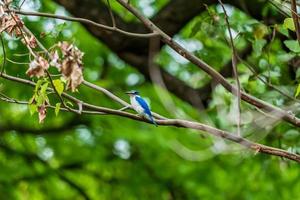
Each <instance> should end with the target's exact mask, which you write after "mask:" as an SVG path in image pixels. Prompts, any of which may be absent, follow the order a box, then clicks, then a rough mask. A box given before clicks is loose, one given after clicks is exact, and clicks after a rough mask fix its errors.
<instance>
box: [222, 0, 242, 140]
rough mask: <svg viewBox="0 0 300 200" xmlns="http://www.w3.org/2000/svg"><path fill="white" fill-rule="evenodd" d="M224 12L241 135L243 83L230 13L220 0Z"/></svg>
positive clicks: (238, 130)
mask: <svg viewBox="0 0 300 200" xmlns="http://www.w3.org/2000/svg"><path fill="white" fill-rule="evenodd" d="M218 1H219V3H220V5H221V7H222V9H223V12H224V18H225V22H226V25H227V29H228V32H229V38H230V46H231V50H232V69H233V74H234V77H235V79H236V85H237V90H236V91H235V92H236V94H235V95H236V97H237V100H238V104H237V108H238V109H237V110H238V111H237V135H238V136H240V135H241V84H240V80H239V74H238V69H237V56H238V54H237V51H236V48H235V45H234V41H233V36H232V32H231V28H230V23H229V19H228V15H227V12H226V9H225V6H224V4H223V2H222V1H221V0H218Z"/></svg>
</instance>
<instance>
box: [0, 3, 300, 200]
mask: <svg viewBox="0 0 300 200" xmlns="http://www.w3.org/2000/svg"><path fill="white" fill-rule="evenodd" d="M33 2H35V4H34V7H35V8H37V9H39V10H40V11H45V12H51V13H59V12H62V8H60V7H58V6H57V5H56V4H54V3H53V2H52V1H50V0H45V1H38V0H35V1H33ZM104 2H106V1H104ZM141 2H142V1H138V0H131V3H132V4H133V5H135V6H137V7H139V8H140V9H142V8H141V6H142V3H141ZM144 2H145V1H144ZM149 2H150V3H149ZM149 2H148V1H147V2H146V3H147V7H150V8H153V9H154V13H156V12H158V10H159V9H160V8H162V7H163V5H165V4H166V3H168V1H167V0H160V1H149ZM111 4H112V7H113V9H115V11H116V12H118V14H120V16H121V17H122V18H124V19H125V20H126V21H134V20H135V18H134V17H133V16H132V15H130V14H128V13H127V12H125V11H124V9H120V6H118V5H117V3H116V1H111ZM149 4H150V5H149ZM272 9H274V8H272V7H266V8H265V9H264V13H262V14H263V15H265V16H268V14H270V12H272ZM142 10H143V12H145V11H146V9H145V8H144V9H142ZM208 10H209V12H204V13H202V14H201V15H199V16H197V17H196V18H194V19H193V20H192V21H191V22H190V23H189V24H187V26H186V27H184V28H183V29H182V30H181V32H180V33H179V34H177V35H176V36H175V39H176V40H177V41H178V42H179V43H180V44H182V45H184V46H185V47H187V48H188V50H189V51H191V52H193V53H194V54H195V55H197V56H199V57H200V58H201V59H203V60H204V61H206V62H207V63H209V64H210V65H212V66H213V67H214V68H215V69H216V70H218V71H220V70H222V67H223V66H224V65H226V64H227V63H229V62H230V60H231V49H230V47H229V44H228V39H229V38H228V35H227V27H226V25H225V21H224V14H223V13H222V12H220V10H219V9H218V6H211V7H209V9H208ZM24 20H25V22H26V25H28V28H29V29H30V30H32V31H33V32H34V33H35V34H36V35H37V36H38V38H39V39H40V40H41V41H42V42H43V44H45V45H46V47H47V48H50V47H52V46H53V44H55V43H56V42H57V41H69V42H74V44H76V45H77V46H78V47H79V48H80V49H81V50H82V51H83V52H85V56H84V58H83V63H84V77H85V79H86V80H88V81H91V82H93V83H95V84H97V85H100V86H103V87H105V88H107V89H108V90H110V91H112V92H113V93H114V94H116V95H118V96H119V97H121V98H122V99H124V100H127V101H128V100H129V99H128V97H127V96H126V95H125V94H124V91H127V90H131V89H137V90H139V91H140V92H141V95H142V96H145V97H146V98H147V100H148V99H149V100H150V103H151V108H152V109H153V110H154V111H155V112H157V113H160V114H163V115H166V116H168V117H170V118H185V119H191V120H195V121H199V122H201V123H205V124H210V125H212V126H214V127H217V128H221V129H224V130H228V131H232V132H235V131H236V125H235V121H234V119H235V116H236V109H235V106H236V100H235V99H234V98H233V97H232V95H231V94H230V93H229V92H227V91H226V90H225V89H224V88H223V87H221V86H219V85H218V86H216V87H215V88H214V89H213V92H212V94H211V98H210V100H209V101H208V106H207V109H205V110H201V111H198V110H197V109H195V108H194V107H192V106H190V105H189V104H187V103H186V102H183V101H182V100H180V99H179V98H177V97H175V96H174V95H173V94H171V93H170V92H168V91H166V90H165V89H164V88H161V87H159V86H158V85H153V84H150V83H148V82H147V81H146V78H145V77H143V76H142V75H141V74H140V73H139V72H138V71H137V70H136V69H134V68H133V67H132V66H129V65H128V64H126V63H124V62H123V61H121V60H120V59H119V58H118V57H117V55H116V54H115V53H114V52H112V51H110V50H109V49H108V48H107V47H106V46H105V45H104V44H102V43H101V42H99V41H98V40H97V39H96V38H95V37H93V36H91V35H90V34H89V33H88V32H87V30H86V29H85V28H84V27H83V26H81V25H79V24H78V23H63V22H61V21H57V20H49V19H46V18H38V20H36V19H34V18H33V19H32V18H29V17H24ZM229 21H230V24H231V26H232V29H233V31H234V32H235V33H236V35H235V36H236V37H235V39H234V42H235V45H236V47H237V50H238V51H239V52H240V51H242V50H243V49H244V48H245V47H252V49H253V51H252V54H251V55H248V56H247V57H245V58H243V59H244V60H245V61H247V63H248V64H249V65H251V66H252V67H253V68H254V69H255V71H256V72H257V74H254V73H253V72H252V71H251V70H249V68H248V67H247V65H246V64H245V63H243V62H240V63H239V64H238V69H239V74H240V76H239V77H240V82H241V85H242V88H243V90H245V91H247V92H249V93H250V94H252V95H255V96H256V97H258V98H260V99H262V100H264V101H267V102H269V103H272V104H274V105H276V106H279V107H280V108H284V109H287V110H290V111H292V112H294V111H295V112H296V110H297V109H298V107H295V106H293V105H292V104H291V102H292V101H291V100H290V99H288V98H287V97H285V96H283V95H281V94H280V93H278V92H276V91H275V90H273V89H271V88H269V87H268V86H267V85H266V84H265V83H263V82H262V81H261V80H259V79H258V76H259V77H261V78H263V80H265V81H267V82H268V83H270V84H272V85H274V86H275V87H277V88H280V89H281V90H282V91H284V92H286V93H287V94H289V95H291V96H296V97H297V96H298V95H299V93H300V85H299V84H298V83H297V81H299V76H298V80H295V79H297V76H296V75H295V77H296V78H295V77H293V76H291V70H292V69H291V68H290V66H288V63H289V61H290V60H291V59H292V58H296V57H295V56H297V54H298V53H299V52H300V51H299V49H298V48H299V45H298V43H297V41H296V40H295V39H293V38H290V35H289V31H288V30H292V26H293V25H292V24H291V20H290V19H289V18H287V19H285V21H284V22H283V24H278V25H274V26H265V25H263V24H261V23H260V22H258V21H256V20H254V19H252V18H250V17H249V16H247V15H246V14H245V13H242V12H241V11H239V10H238V9H232V10H231V12H230V17H229ZM49 24H50V25H51V24H52V25H53V27H52V29H49ZM273 31H276V34H284V35H285V36H286V37H288V39H287V40H286V41H285V42H281V41H280V40H279V39H278V38H273V39H272V38H271V39H270V38H269V36H270V34H272V32H273ZM43 32H44V33H46V35H44V34H40V33H43ZM4 39H5V45H6V47H7V57H8V58H10V59H11V60H14V61H16V62H22V63H23V62H29V59H28V55H25V56H17V54H20V52H22V53H23V52H27V49H25V48H24V46H22V45H21V43H20V42H19V41H17V40H15V39H14V38H11V37H9V36H7V35H4ZM285 46H286V47H287V48H288V49H286V48H285ZM289 50H290V51H289ZM1 60H2V59H1ZM156 62H157V63H158V64H160V65H161V67H162V68H164V69H165V70H167V71H168V72H169V73H170V74H172V75H174V76H175V77H177V78H178V79H180V80H181V81H183V82H184V83H185V84H187V85H189V86H190V87H193V88H195V89H198V88H201V87H202V86H203V85H205V84H206V83H208V82H209V81H210V80H211V79H210V78H209V77H208V76H207V75H206V74H205V73H204V72H203V71H201V70H199V68H197V67H195V66H194V65H192V64H190V63H189V62H187V61H186V60H185V59H183V58H181V57H179V56H178V55H177V54H176V53H174V52H173V51H172V50H171V49H170V48H168V47H163V48H162V51H161V52H160V53H159V55H158V57H157V60H156ZM27 68H28V65H26V64H25V65H16V64H13V63H8V64H7V66H6V73H8V74H12V75H16V76H19V77H21V78H26V79H28V76H26V75H25V72H26V70H27ZM298 71H299V70H298ZM51 73H53V74H55V73H57V70H56V69H52V71H51ZM298 74H299V72H298ZM32 80H33V81H36V82H37V86H36V87H35V88H31V87H30V86H24V85H22V84H18V83H14V82H10V81H7V80H4V79H0V91H1V92H3V93H4V94H6V95H8V96H10V97H14V98H16V99H18V100H21V101H28V100H30V104H29V105H28V106H26V105H25V106H24V105H17V104H8V103H4V102H2V101H0V130H1V136H0V169H1V170H0V199H84V198H83V196H82V194H81V192H80V191H79V190H78V187H79V188H81V189H82V190H83V191H84V192H85V193H86V194H87V195H88V196H89V197H90V199H145V200H147V199H166V200H167V199H216V200H218V199H220V200H222V199H274V200H275V199H300V194H299V191H300V182H299V178H300V173H299V165H298V164H296V163H294V162H289V161H286V160H284V159H280V158H277V157H272V156H266V155H261V154H257V155H254V154H253V153H252V152H248V151H246V150H245V149H241V148H240V147H239V146H238V145H234V144H232V143H229V142H225V141H224V140H220V139H217V138H215V137H210V136H208V135H207V134H206V133H202V132H200V133H199V132H196V131H191V130H187V129H180V128H175V127H173V128H172V127H164V126H159V127H154V126H153V125H150V124H146V123H140V122H136V121H133V120H129V119H126V118H121V117H118V116H109V115H99V116H94V115H81V116H78V115H75V114H73V113H67V112H60V111H59V109H60V108H61V107H62V105H61V102H60V101H59V99H58V97H57V96H56V94H54V93H52V92H49V90H47V89H49V88H50V87H52V85H51V83H50V82H49V80H48V79H41V80H36V79H35V78H33V79H32ZM228 80H229V81H231V82H232V83H233V82H234V79H232V78H230V77H229V78H228ZM53 84H54V85H55V88H56V90H57V91H58V93H59V94H61V93H62V92H63V91H64V90H65V85H66V82H65V81H64V80H63V79H55V80H54V82H53ZM201 95H202V94H201ZM74 96H76V97H78V98H80V99H82V100H83V101H86V102H89V103H93V104H95V105H99V106H105V107H109V108H114V109H120V108H121V106H120V105H119V104H118V103H115V102H113V101H111V100H110V99H109V98H107V97H106V96H105V95H103V94H102V93H97V92H95V91H92V90H90V89H88V88H86V87H83V86H82V87H80V88H78V93H75V94H74ZM46 102H50V103H51V105H55V108H54V109H48V113H47V118H46V119H45V122H44V124H39V123H38V120H37V119H36V116H35V115H34V116H31V115H33V114H36V113H37V112H38V107H40V106H42V105H43V104H46ZM66 104H67V105H68V106H70V107H76V106H77V105H73V104H72V103H71V102H69V101H67V102H66ZM286 106H288V107H287V108H286ZM241 108H242V111H243V113H242V134H243V136H245V137H247V138H248V139H251V140H253V141H256V142H260V143H263V144H267V145H270V146H274V147H278V148H282V149H289V150H290V151H294V152H297V153H300V135H299V130H298V129H296V128H295V127H293V126H291V125H289V124H287V123H284V122H280V121H277V120H274V121H275V123H273V118H271V117H270V118H267V117H265V116H264V115H263V114H261V111H260V110H256V109H254V108H253V107H252V106H250V105H248V104H246V103H242V104H241ZM267 115H272V113H268V114H267ZM297 116H299V115H297ZM270 121H271V122H270ZM2 128H3V129H4V131H2ZM5 128H7V129H5ZM70 183H71V184H70ZM74 185H75V186H74Z"/></svg>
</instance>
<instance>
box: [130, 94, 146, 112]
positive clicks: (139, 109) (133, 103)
mask: <svg viewBox="0 0 300 200" xmlns="http://www.w3.org/2000/svg"><path fill="white" fill-rule="evenodd" d="M130 103H131V106H132V108H133V109H134V110H135V111H136V112H137V113H139V114H144V108H143V107H142V106H141V105H140V104H139V103H138V102H137V100H136V99H135V97H130Z"/></svg>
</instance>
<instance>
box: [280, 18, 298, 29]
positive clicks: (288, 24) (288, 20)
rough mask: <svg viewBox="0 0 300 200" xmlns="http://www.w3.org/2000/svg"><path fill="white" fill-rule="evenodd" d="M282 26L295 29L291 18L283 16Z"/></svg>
mask: <svg viewBox="0 0 300 200" xmlns="http://www.w3.org/2000/svg"><path fill="white" fill-rule="evenodd" d="M283 27H284V28H286V29H290V30H292V31H295V24H294V20H293V18H290V17H288V18H285V19H284V21H283Z"/></svg>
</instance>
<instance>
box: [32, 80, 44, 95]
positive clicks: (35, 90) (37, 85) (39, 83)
mask: <svg viewBox="0 0 300 200" xmlns="http://www.w3.org/2000/svg"><path fill="white" fill-rule="evenodd" d="M43 83H44V80H38V81H37V83H36V85H35V89H34V92H35V93H37V92H38V90H39V88H40V87H41V85H42V84H43Z"/></svg>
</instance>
